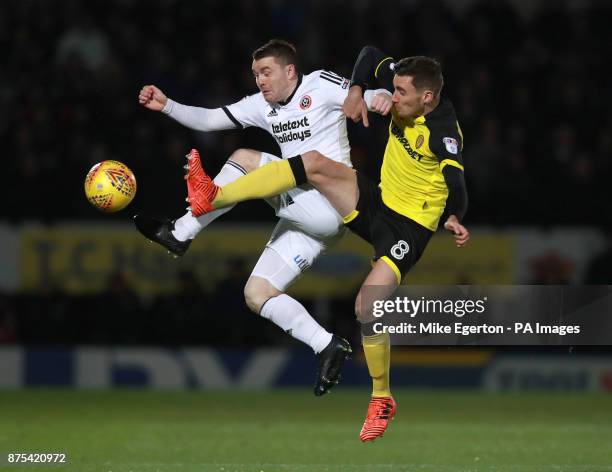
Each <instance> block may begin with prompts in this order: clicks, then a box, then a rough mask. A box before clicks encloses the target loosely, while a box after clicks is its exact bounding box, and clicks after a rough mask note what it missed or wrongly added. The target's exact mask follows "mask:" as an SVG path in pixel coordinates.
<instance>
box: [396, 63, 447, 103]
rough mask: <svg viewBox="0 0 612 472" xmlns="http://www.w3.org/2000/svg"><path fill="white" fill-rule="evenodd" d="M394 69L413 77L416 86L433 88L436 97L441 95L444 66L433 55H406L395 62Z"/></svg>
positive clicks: (399, 73) (417, 87) (398, 72)
mask: <svg viewBox="0 0 612 472" xmlns="http://www.w3.org/2000/svg"><path fill="white" fill-rule="evenodd" d="M393 71H394V72H395V74H396V75H400V76H406V75H409V76H410V77H412V85H414V88H416V89H421V90H422V89H428V90H431V91H432V92H433V94H434V96H435V97H437V96H438V95H440V91H441V90H442V87H443V86H444V77H442V66H441V65H440V63H439V62H438V61H437V60H436V59H434V58H433V57H427V56H411V57H405V58H403V59H402V60H400V61H398V62H396V63H395V67H394V69H393Z"/></svg>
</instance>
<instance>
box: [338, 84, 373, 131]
mask: <svg viewBox="0 0 612 472" xmlns="http://www.w3.org/2000/svg"><path fill="white" fill-rule="evenodd" d="M342 111H343V112H344V114H345V115H346V117H347V118H350V119H351V120H353V121H354V122H355V123H359V122H360V121H362V120H363V126H365V127H366V128H367V127H368V126H370V122H369V121H368V107H367V105H366V102H365V100H364V99H363V94H362V89H361V87H360V86H359V85H353V86H352V87H351V88H350V89H349V93H348V96H347V97H346V99H345V100H344V104H343V105H342Z"/></svg>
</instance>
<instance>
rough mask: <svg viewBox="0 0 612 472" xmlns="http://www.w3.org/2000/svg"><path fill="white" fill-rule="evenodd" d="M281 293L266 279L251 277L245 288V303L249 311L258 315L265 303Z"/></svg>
mask: <svg viewBox="0 0 612 472" xmlns="http://www.w3.org/2000/svg"><path fill="white" fill-rule="evenodd" d="M281 293H282V292H281V291H280V290H278V289H277V288H276V287H274V286H273V285H272V284H271V283H270V282H268V281H267V280H266V279H263V278H261V277H250V278H249V280H248V281H247V283H246V285H245V286H244V301H245V302H246V305H247V306H248V307H249V310H251V311H252V312H253V313H255V314H256V315H258V314H259V312H260V311H261V307H262V306H263V304H264V303H266V302H267V301H268V300H269V299H270V298H272V297H276V296H278V295H280V294H281Z"/></svg>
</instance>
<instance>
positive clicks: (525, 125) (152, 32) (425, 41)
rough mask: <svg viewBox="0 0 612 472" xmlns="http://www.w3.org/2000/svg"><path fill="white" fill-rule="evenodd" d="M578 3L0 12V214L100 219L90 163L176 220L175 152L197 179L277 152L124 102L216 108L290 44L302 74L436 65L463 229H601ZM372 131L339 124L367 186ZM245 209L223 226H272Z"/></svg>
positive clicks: (598, 28) (268, 144) (136, 6)
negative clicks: (392, 61) (365, 66)
mask: <svg viewBox="0 0 612 472" xmlns="http://www.w3.org/2000/svg"><path fill="white" fill-rule="evenodd" d="M583 6H584V8H581V9H579V10H571V11H570V10H568V9H567V8H566V7H565V6H564V2H557V1H555V2H542V3H541V4H540V6H539V7H538V9H537V10H536V11H535V12H534V13H533V15H532V16H530V17H524V16H521V15H520V14H519V12H518V10H517V9H516V8H515V7H513V6H512V4H511V3H510V2H506V1H501V0H500V1H490V0H482V1H475V2H473V3H471V4H469V6H468V7H467V8H465V9H464V10H461V11H455V10H451V9H449V8H448V5H447V4H446V3H444V2H441V1H438V0H428V1H422V2H421V1H401V2H397V1H379V2H373V1H372V2H371V1H367V0H361V1H356V2H340V1H339V0H329V1H323V0H316V1H305V2H283V1H281V0H267V1H263V2H250V1H247V0H241V1H237V2H232V3H231V8H229V7H228V4H227V2H225V1H222V0H208V1H205V2H203V1H178V0H150V1H147V2H143V1H137V0H108V1H101V0H98V1H95V0H94V1H88V2H81V1H78V0H67V1H66V0H62V1H60V0H13V1H7V2H0V44H1V45H2V50H3V51H5V52H4V53H3V57H4V60H3V63H4V64H3V67H2V69H1V70H0V105H1V106H2V107H3V110H4V113H2V114H1V115H0V133H1V136H2V141H3V148H4V152H3V154H4V156H5V159H4V160H3V170H2V174H3V177H4V181H5V182H9V183H10V184H9V185H6V184H5V185H2V186H0V192H1V197H2V198H3V201H5V202H7V201H10V202H11V205H5V206H4V208H3V211H2V218H3V219H9V220H10V221H23V220H31V219H37V220H43V221H46V222H53V221H56V220H67V219H94V218H101V217H102V216H100V215H97V214H96V213H95V211H94V210H93V209H91V208H90V207H88V204H87V203H86V201H85V199H84V198H83V195H82V192H83V190H82V181H83V177H84V175H85V173H86V172H87V170H88V169H89V167H91V165H93V164H94V163H96V162H98V161H101V160H104V159H118V160H121V161H124V162H126V163H127V164H128V165H129V166H130V167H132V168H133V170H134V171H135V174H136V176H137V179H138V183H139V192H138V196H137V198H136V201H135V202H134V203H133V205H132V207H131V210H132V211H146V212H148V213H154V214H158V215H167V216H176V215H180V214H182V212H183V211H184V208H183V206H184V205H183V203H182V202H183V197H184V193H185V190H184V188H183V181H182V178H181V175H182V170H181V165H182V159H183V156H184V154H185V153H186V151H188V150H189V149H190V148H191V147H194V146H196V147H200V149H201V150H202V151H203V154H204V156H205V159H206V162H207V165H208V168H209V170H210V171H211V172H212V173H215V172H216V170H218V169H219V168H220V166H221V165H222V163H223V162H224V160H225V159H226V158H227V157H228V156H229V155H230V154H231V152H232V151H233V150H235V149H236V148H239V147H244V146H248V147H251V148H257V149H263V150H267V151H271V152H278V148H277V146H276V144H275V143H274V142H273V140H272V138H270V137H269V136H268V135H267V134H266V133H264V132H262V131H259V130H248V131H246V132H244V131H243V132H241V131H227V132H220V133H210V134H203V133H195V132H192V131H190V130H187V129H185V128H182V127H181V126H180V125H178V124H177V123H174V122H173V121H172V120H170V119H168V118H166V117H164V116H162V115H161V114H155V113H153V112H150V111H148V110H145V109H144V108H142V107H140V106H139V105H138V101H137V95H138V91H139V89H140V87H141V86H142V85H143V84H156V85H157V86H159V87H160V88H161V89H162V90H163V91H164V92H166V93H167V95H168V96H170V97H172V98H173V99H175V100H177V101H180V102H182V103H187V104H193V105H199V106H207V107H216V106H219V105H223V104H227V103H231V102H233V101H236V100H238V99H240V98H241V97H243V96H244V95H246V94H249V93H253V92H255V91H256V88H255V84H254V81H253V78H252V74H251V71H250V62H251V60H250V54H251V52H252V51H253V50H254V49H255V48H256V47H258V46H259V45H261V44H263V43H264V42H265V41H267V40H268V39H269V38H272V37H282V38H286V39H289V40H291V41H293V42H294V43H295V44H296V46H297V47H298V50H299V52H300V54H301V59H302V69H303V71H305V72H308V71H310V70H313V69H318V68H325V69H330V70H333V71H336V72H338V73H340V74H343V75H345V76H350V73H351V69H352V64H353V62H354V60H355V58H356V56H357V54H358V52H359V50H360V48H361V47H362V46H363V45H365V44H373V45H376V46H378V47H379V48H381V49H383V50H385V51H387V52H389V53H390V54H393V55H394V56H397V57H400V56H405V55H412V54H428V55H433V56H436V57H438V58H439V59H440V60H441V61H442V63H443V66H444V70H445V79H446V85H445V90H444V93H445V94H446V95H447V96H448V97H450V98H451V99H452V100H453V101H454V103H455V107H456V109H457V113H458V116H459V119H460V123H461V125H462V128H463V131H464V135H465V150H464V151H465V152H464V154H465V161H466V166H467V173H466V175H467V183H468V189H469V192H470V198H471V204H470V210H469V214H468V220H467V221H469V222H470V223H480V224H492V225H508V224H512V225H517V224H538V225H548V224H585V223H589V224H594V223H597V222H599V221H600V220H601V219H602V218H606V215H605V212H603V211H602V210H603V208H602V203H603V202H604V201H605V200H604V199H605V198H606V196H607V184H606V181H607V178H608V177H606V176H608V175H610V172H609V171H610V166H611V164H610V162H611V160H610V156H611V155H612V119H611V118H610V115H609V114H608V113H606V112H605V110H606V109H607V108H608V104H609V103H610V102H611V101H612V88H611V87H609V84H608V82H609V80H608V74H607V71H608V70H609V69H610V66H609V60H608V58H609V56H610V53H611V52H612V28H610V21H611V20H612V4H610V3H609V2H603V1H601V2H598V1H593V2H583ZM386 125H387V122H386V120H383V119H379V120H376V121H375V123H374V125H373V126H372V128H371V129H369V130H365V129H363V128H362V127H361V126H360V125H359V126H357V125H351V126H350V138H351V144H352V149H353V159H354V161H355V164H356V167H358V168H360V169H362V170H363V171H365V172H367V173H369V174H371V175H372V176H373V177H374V178H375V177H376V174H377V172H378V166H379V165H380V157H381V156H382V151H383V149H384V144H385V141H386V129H385V128H386ZM17 189H18V191H19V193H18V195H15V191H16V190H17ZM244 207H246V208H247V209H246V210H245V209H244V208H243V209H241V208H237V209H236V210H235V211H234V212H232V213H230V214H229V215H227V217H226V220H232V219H233V220H240V221H244V220H258V219H266V218H272V214H271V211H270V210H269V208H267V207H266V206H265V205H263V204H251V203H249V204H246V205H244ZM106 218H108V217H106ZM117 218H125V215H124V214H120V215H119V216H117Z"/></svg>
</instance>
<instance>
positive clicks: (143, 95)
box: [138, 85, 168, 111]
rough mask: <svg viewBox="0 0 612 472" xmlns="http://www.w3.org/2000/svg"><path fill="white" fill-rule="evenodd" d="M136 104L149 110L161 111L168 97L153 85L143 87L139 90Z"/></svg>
mask: <svg viewBox="0 0 612 472" xmlns="http://www.w3.org/2000/svg"><path fill="white" fill-rule="evenodd" d="M138 102H139V103H140V104H141V105H143V106H144V107H146V108H148V109H149V110H153V111H162V110H163V108H164V107H165V106H166V103H168V97H166V96H165V95H164V92H162V91H161V90H160V89H158V88H157V87H156V86H155V85H145V86H144V87H143V88H141V89H140V93H139V94H138Z"/></svg>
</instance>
